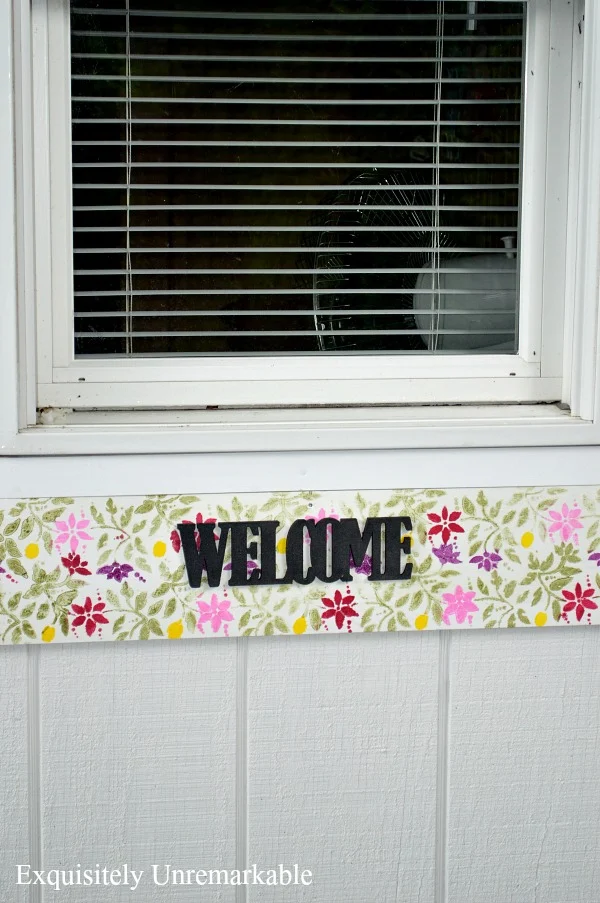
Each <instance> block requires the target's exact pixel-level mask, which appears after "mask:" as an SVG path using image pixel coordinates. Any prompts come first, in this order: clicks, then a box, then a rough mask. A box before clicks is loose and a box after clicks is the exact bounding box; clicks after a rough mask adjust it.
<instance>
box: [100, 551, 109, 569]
mask: <svg viewBox="0 0 600 903" xmlns="http://www.w3.org/2000/svg"><path fill="white" fill-rule="evenodd" d="M109 558H112V551H111V550H110V549H105V550H104V552H102V554H101V555H100V556H99V557H98V566H99V567H102V565H103V564H106V562H107V561H108V560H109Z"/></svg>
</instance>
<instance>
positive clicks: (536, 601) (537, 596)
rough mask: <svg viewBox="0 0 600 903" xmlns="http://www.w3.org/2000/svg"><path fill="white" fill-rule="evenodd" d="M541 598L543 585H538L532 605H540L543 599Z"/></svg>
mask: <svg viewBox="0 0 600 903" xmlns="http://www.w3.org/2000/svg"><path fill="white" fill-rule="evenodd" d="M541 598H542V587H541V586H538V588H537V589H536V591H535V592H534V594H533V597H532V599H531V605H532V607H534V606H536V605H539V603H540V601H541Z"/></svg>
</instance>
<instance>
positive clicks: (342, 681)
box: [248, 634, 440, 903]
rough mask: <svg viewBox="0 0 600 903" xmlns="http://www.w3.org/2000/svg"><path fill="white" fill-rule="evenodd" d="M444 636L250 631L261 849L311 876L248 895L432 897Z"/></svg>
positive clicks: (411, 902)
mask: <svg viewBox="0 0 600 903" xmlns="http://www.w3.org/2000/svg"><path fill="white" fill-rule="evenodd" d="M439 649H440V641H439V636H438V635H425V636H422V635H412V634H411V635H402V634H390V635H389V636H380V637H377V636H373V635H369V634H366V635H364V634H363V635H359V636H318V637H311V638H306V639H304V640H303V639H300V640H298V639H296V638H290V639H278V640H273V639H269V638H267V639H253V640H251V641H250V642H249V644H248V697H249V718H248V796H249V798H248V845H249V859H250V862H259V863H264V864H265V865H266V864H276V863H279V862H282V863H289V862H291V863H296V862H297V863H298V864H299V865H300V867H301V868H307V869H311V870H312V872H313V875H314V884H313V886H312V887H304V888H303V887H291V888H289V889H287V890H284V889H283V888H280V889H279V892H278V893H277V894H275V895H274V894H273V890H272V889H269V888H260V887H252V888H249V893H248V900H249V901H250V903H258V901H267V900H273V899H275V898H276V899H277V900H280V899H281V900H288V899H289V900H298V901H301V900H302V901H304V900H306V901H308V900H310V901H319V903H321V901H322V903H325V901H327V903H366V901H368V900H375V899H376V900H377V901H378V903H396V901H397V903H432V901H433V899H434V864H435V814H436V751H437V717H438V706H437V694H438V660H439Z"/></svg>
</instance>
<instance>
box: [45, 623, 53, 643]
mask: <svg viewBox="0 0 600 903" xmlns="http://www.w3.org/2000/svg"><path fill="white" fill-rule="evenodd" d="M55 636H56V630H55V629H54V627H51V626H50V624H48V626H47V627H44V629H43V630H42V640H43V641H44V643H51V642H52V640H53V639H54V637H55Z"/></svg>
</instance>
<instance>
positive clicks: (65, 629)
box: [60, 614, 69, 636]
mask: <svg viewBox="0 0 600 903" xmlns="http://www.w3.org/2000/svg"><path fill="white" fill-rule="evenodd" d="M60 629H61V631H62V635H63V636H69V618H68V617H67V615H66V614H62V615H61V616H60Z"/></svg>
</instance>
